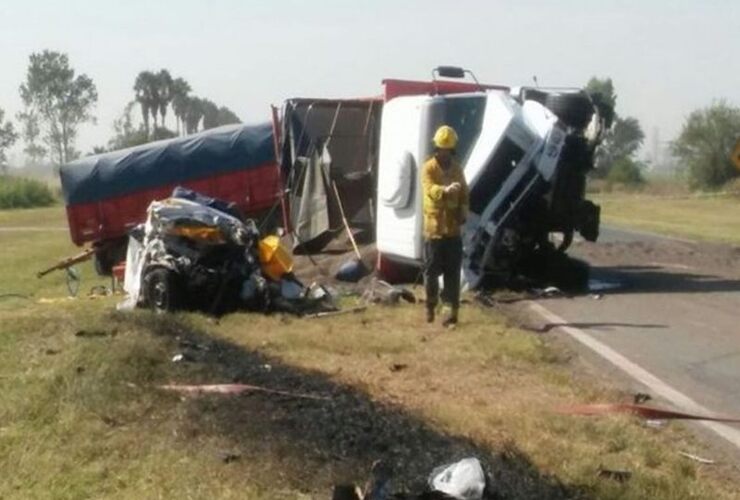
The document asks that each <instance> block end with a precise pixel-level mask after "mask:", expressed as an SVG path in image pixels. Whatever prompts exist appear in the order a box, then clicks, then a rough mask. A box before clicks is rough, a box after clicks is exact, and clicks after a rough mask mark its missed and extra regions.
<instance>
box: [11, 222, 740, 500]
mask: <svg viewBox="0 0 740 500" xmlns="http://www.w3.org/2000/svg"><path fill="white" fill-rule="evenodd" d="M35 221H38V224H40V225H45V226H48V227H60V226H63V224H64V220H63V215H62V213H61V209H60V208H55V209H46V210H34V211H33V212H13V213H8V212H0V228H8V227H11V226H15V227H18V228H20V227H28V226H29V225H32V224H33V225H36V222H35ZM0 242H1V243H2V247H1V248H2V250H1V252H2V253H1V254H0V270H2V284H1V285H0V294H8V293H17V294H21V295H25V296H27V298H20V297H17V296H13V297H10V296H6V297H4V298H3V299H2V300H0V393H1V394H2V395H3V397H2V398H0V470H2V471H3V472H4V473H3V474H2V475H0V498H3V499H15V498H18V499H26V498H49V499H51V498H54V499H79V498H95V499H97V498H116V499H119V498H126V499H128V498H130V499H141V498H240V499H241V498H257V499H260V498H264V499H280V498H296V499H299V498H300V499H303V498H330V491H331V488H332V485H333V484H335V483H336V482H347V481H355V482H362V481H364V480H365V479H366V478H367V474H368V470H369V468H370V466H371V464H372V462H373V461H374V460H376V459H380V458H382V459H386V460H388V461H390V462H392V463H395V464H396V468H395V469H396V470H395V472H396V476H397V477H398V484H399V485H413V484H414V483H415V482H419V481H423V480H424V479H425V477H426V475H427V474H428V473H429V472H430V471H431V469H432V468H433V467H434V466H436V465H439V464H441V463H444V462H447V461H450V460H454V459H458V458H461V457H463V456H467V455H471V454H473V455H476V456H478V457H480V458H481V459H482V460H483V461H484V462H486V463H487V464H488V466H489V467H490V468H491V470H492V471H493V473H494V476H495V478H494V482H495V484H497V485H498V490H499V493H500V498H507V499H508V498H522V499H524V498H574V497H578V498H594V499H617V498H619V499H636V498H651V499H675V498H682V499H683V498H706V499H717V498H718V499H723V498H726V499H730V498H734V492H736V491H737V483H736V482H733V481H736V479H734V480H733V479H732V478H731V477H730V475H729V473H728V470H727V469H725V468H723V467H722V466H714V467H706V466H701V465H698V464H696V463H694V462H691V461H689V460H687V459H686V458H683V457H681V456H680V455H679V454H678V453H677V451H679V450H685V451H689V452H693V453H696V454H699V455H701V454H706V453H707V451H706V450H704V449H703V448H702V446H701V445H699V444H698V443H697V442H696V441H694V440H693V439H692V438H691V437H690V436H689V435H688V434H687V432H686V431H685V430H684V429H682V428H681V426H680V425H676V424H671V425H670V426H668V427H667V428H664V429H662V430H658V431H656V430H653V429H649V428H646V427H644V426H642V425H641V424H640V422H639V421H637V420H635V419H631V418H625V417H614V418H604V419H587V418H576V417H566V416H559V415H555V414H554V413H553V412H552V411H551V409H552V408H553V407H554V406H556V405H559V404H563V403H570V402H587V401H615V400H624V399H625V398H626V397H628V396H627V395H625V394H619V393H617V392H615V391H613V390H610V389H606V388H604V387H600V386H598V385H596V384H595V383H594V382H593V381H591V380H589V379H588V377H585V376H583V375H580V374H578V373H575V372H574V371H573V366H572V365H571V363H570V362H569V359H570V357H571V356H572V353H569V352H566V351H564V350H563V349H562V348H558V347H556V346H554V345H552V344H551V343H550V342H549V341H548V340H547V337H544V336H542V335H538V334H534V333H531V332H524V331H521V330H519V329H517V328H516V327H514V326H512V325H510V324H509V323H508V322H507V320H506V319H505V318H503V317H502V316H500V315H499V314H497V313H495V312H494V311H492V310H490V309H483V308H478V307H476V306H474V305H472V304H468V305H466V306H464V308H463V317H462V320H463V321H462V324H461V325H460V327H459V328H458V329H457V330H454V331H448V330H443V329H441V328H439V327H428V326H426V325H423V324H422V322H421V317H422V309H421V307H420V306H410V305H405V306H398V307H383V306H376V307H371V308H369V309H368V310H366V311H365V312H361V313H358V314H352V315H346V316H337V317H332V318H324V319H298V318H295V317H289V316H283V315H272V316H264V315H259V314H247V313H239V314H232V315H229V316H226V317H224V318H221V319H220V320H218V321H217V320H215V319H213V318H208V317H205V316H203V315H199V314H192V313H190V314H184V313H183V314H177V315H171V316H166V315H153V314H151V313H149V312H146V311H137V312H134V313H119V312H116V311H115V304H116V302H117V301H119V300H120V297H104V298H98V299H89V298H86V297H84V296H81V297H80V298H77V299H74V300H67V299H65V298H64V297H65V285H64V279H63V275H62V274H61V273H58V274H55V275H50V276H48V277H47V278H45V279H43V280H37V279H36V278H35V276H34V273H35V271H36V270H37V269H38V268H39V267H43V265H44V264H46V263H47V262H49V261H53V260H54V259H56V258H57V257H60V256H64V255H67V254H72V253H74V252H75V251H76V249H75V248H74V247H73V246H72V245H71V244H70V243H69V242H68V235H67V233H66V232H64V231H54V232H48V233H44V232H24V231H18V232H8V231H5V232H2V231H0ZM82 272H83V275H84V276H85V278H84V280H83V291H84V290H85V289H86V288H89V286H92V285H93V284H99V283H105V281H100V280H97V279H94V278H92V277H91V274H92V270H91V269H90V268H89V265H88V266H86V267H84V268H83V269H82ZM40 299H54V300H53V301H49V300H40ZM344 300H345V302H346V304H347V305H352V304H354V302H355V301H356V300H357V299H355V298H353V297H347V298H345V299H344ZM178 353H184V354H186V355H187V356H186V357H187V358H188V359H189V361H186V362H180V363H174V362H172V361H171V360H172V358H173V356H174V355H176V354H178ZM234 381H238V382H244V383H250V384H255V385H258V386H261V387H266V388H270V389H275V390H285V391H290V392H294V393H298V394H301V395H311V396H319V397H320V398H323V399H318V400H317V399H305V398H299V397H290V396H284V395H275V394H270V393H257V392H256V393H248V394H246V395H241V396H209V397H200V398H188V397H180V396H176V395H173V394H169V393H165V392H164V391H162V390H160V389H158V388H157V386H158V385H161V384H166V383H188V384H190V383H206V382H209V383H216V382H234ZM232 459H233V460H232ZM600 467H605V468H615V469H628V470H630V471H632V473H633V475H632V478H631V479H630V480H629V481H626V482H624V483H620V482H616V481H613V480H610V479H604V478H600V477H598V474H597V472H598V470H599V468H600Z"/></svg>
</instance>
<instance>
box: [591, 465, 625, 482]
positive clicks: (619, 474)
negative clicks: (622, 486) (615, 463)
mask: <svg viewBox="0 0 740 500" xmlns="http://www.w3.org/2000/svg"><path fill="white" fill-rule="evenodd" d="M598 475H599V477H603V478H606V479H613V480H615V481H617V482H620V483H624V482H627V481H629V480H630V478H631V477H632V471H630V470H625V469H605V468H603V467H599V472H598Z"/></svg>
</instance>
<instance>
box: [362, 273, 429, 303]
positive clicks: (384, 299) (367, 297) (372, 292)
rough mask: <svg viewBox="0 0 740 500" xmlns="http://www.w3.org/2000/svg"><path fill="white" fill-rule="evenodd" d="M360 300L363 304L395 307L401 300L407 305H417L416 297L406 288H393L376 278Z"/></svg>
mask: <svg viewBox="0 0 740 500" xmlns="http://www.w3.org/2000/svg"><path fill="white" fill-rule="evenodd" d="M360 298H361V300H362V301H363V302H364V303H365V304H383V305H396V304H398V303H399V302H400V301H401V299H403V300H405V301H406V302H408V303H409V304H416V303H417V299H416V295H414V292H412V291H411V290H409V289H408V288H404V287H401V286H394V285H391V284H390V283H388V282H387V281H383V280H379V279H377V278H373V280H372V281H371V282H370V285H369V286H368V287H367V288H366V289H365V291H364V292H363V293H362V295H361V297H360Z"/></svg>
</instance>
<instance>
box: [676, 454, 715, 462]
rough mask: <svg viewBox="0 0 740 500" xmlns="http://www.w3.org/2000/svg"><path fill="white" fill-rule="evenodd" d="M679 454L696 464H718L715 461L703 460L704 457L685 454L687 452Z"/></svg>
mask: <svg viewBox="0 0 740 500" xmlns="http://www.w3.org/2000/svg"><path fill="white" fill-rule="evenodd" d="M678 454H679V455H681V456H682V457H686V458H688V459H691V460H693V461H694V462H699V463H700V464H705V465H714V464H715V463H716V462H715V461H714V460H712V459H710V458H703V457H700V456H698V455H694V454H693V453H688V452H685V451H679V452H678Z"/></svg>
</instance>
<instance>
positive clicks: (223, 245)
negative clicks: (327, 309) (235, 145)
mask: <svg viewBox="0 0 740 500" xmlns="http://www.w3.org/2000/svg"><path fill="white" fill-rule="evenodd" d="M235 209H236V207H235V206H234V204H227V203H225V202H222V201H219V200H214V199H212V198H208V197H205V196H202V195H200V194H198V193H194V192H192V191H190V190H186V189H182V188H177V189H175V191H174V193H173V196H172V197H170V198H166V199H164V200H159V201H155V202H152V203H151V205H150V206H149V209H148V217H147V221H146V223H145V224H142V225H139V226H137V227H136V228H135V229H134V230H132V231H131V232H130V239H129V245H128V254H127V260H126V270H125V272H126V276H125V280H124V288H125V290H126V292H128V294H129V297H130V298H129V301H130V304H129V305H130V306H136V305H138V306H144V307H149V308H151V309H153V310H155V311H175V310H182V309H185V310H200V311H204V312H207V313H211V314H222V313H225V312H229V311H233V310H236V309H251V310H259V311H265V312H269V311H275V310H280V311H288V312H296V313H301V312H305V311H306V310H307V308H309V307H314V308H315V307H316V306H317V305H318V302H320V299H322V298H324V297H325V294H319V295H318V296H316V295H315V294H312V295H311V296H309V292H310V290H308V289H306V288H305V287H304V286H303V285H302V284H301V283H300V282H299V281H297V279H296V278H295V277H294V276H293V274H292V260H291V259H290V258H289V256H288V255H287V253H286V251H285V250H284V249H283V248H282V246H281V245H280V242H279V239H278V238H277V237H276V236H274V235H268V236H266V237H264V238H262V237H261V236H260V232H259V230H258V228H257V226H256V224H255V222H254V221H253V220H251V219H247V220H245V221H243V220H242V219H240V218H239V216H238V212H236V211H235Z"/></svg>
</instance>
